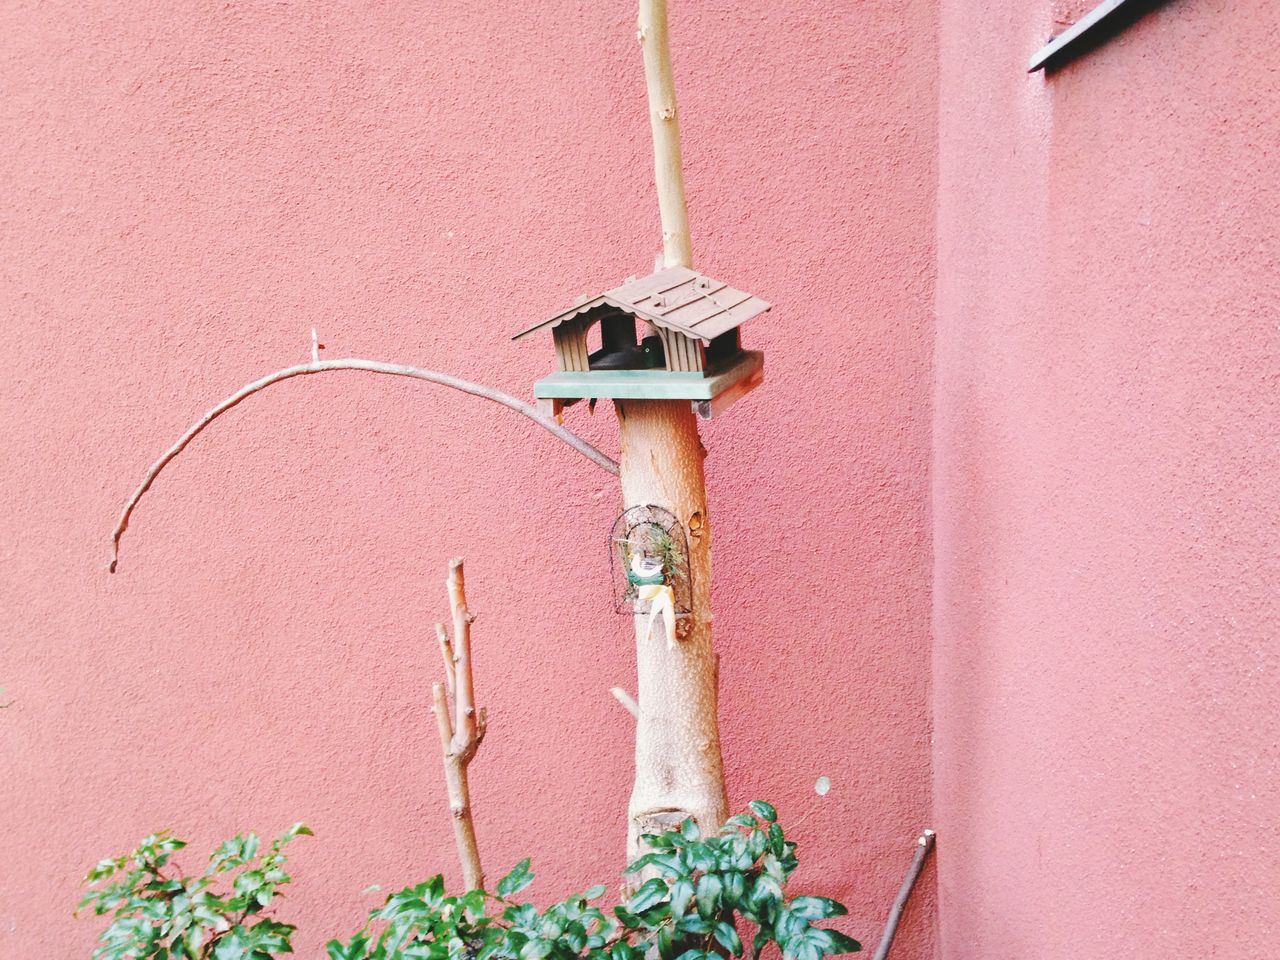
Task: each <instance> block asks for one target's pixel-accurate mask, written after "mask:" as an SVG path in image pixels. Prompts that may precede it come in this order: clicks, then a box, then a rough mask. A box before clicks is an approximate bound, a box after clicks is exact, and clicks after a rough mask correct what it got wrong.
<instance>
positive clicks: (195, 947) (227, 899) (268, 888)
mask: <svg viewBox="0 0 1280 960" xmlns="http://www.w3.org/2000/svg"><path fill="white" fill-rule="evenodd" d="M301 835H307V836H310V835H311V831H310V830H309V829H307V827H306V826H304V825H303V824H301V823H298V824H294V825H293V826H292V827H290V828H289V829H288V830H286V831H285V832H284V833H282V834H280V836H278V837H277V838H276V839H275V840H274V841H272V843H271V845H270V846H269V847H267V848H266V849H265V850H263V849H262V843H261V841H260V840H259V839H258V835H257V834H255V833H249V834H244V835H242V836H238V837H233V838H232V839H230V840H227V841H224V842H223V843H222V844H221V845H220V846H219V847H218V848H217V849H216V850H215V851H214V852H213V855H212V856H210V858H209V866H208V867H207V868H206V869H205V871H204V873H202V874H199V875H197V876H187V875H185V874H183V873H181V872H180V871H179V870H178V868H177V866H176V865H175V864H173V863H172V862H171V861H172V858H173V855H174V854H175V853H177V852H178V851H179V850H181V849H182V848H183V847H185V846H186V845H187V844H186V842H185V841H183V840H179V839H178V838H176V837H174V836H173V835H172V834H171V833H169V832H167V831H166V832H164V833H157V834H153V835H152V836H149V837H147V838H146V839H144V840H143V841H142V842H141V843H140V844H139V845H138V847H137V849H136V850H134V851H133V852H132V853H129V854H126V855H125V856H123V857H116V858H114V859H110V860H103V861H101V862H99V863H98V864H97V865H96V866H95V867H94V868H93V869H92V870H90V871H89V875H88V876H87V877H86V878H85V882H86V883H87V884H89V887H90V889H89V892H88V893H86V894H85V895H84V897H83V899H81V901H80V905H79V907H78V908H77V912H78V911H79V910H84V909H86V908H92V910H93V914H94V916H104V915H106V914H110V915H111V916H112V920H111V923H110V925H109V926H108V927H107V929H106V930H105V931H104V932H103V934H102V937H101V938H100V942H99V945H98V947H97V948H96V949H95V950H94V951H93V956H94V960H272V958H274V957H276V956H277V955H279V954H284V953H291V952H292V949H293V948H292V945H291V943H290V938H291V937H292V935H293V931H294V929H295V928H294V927H293V925H291V924H288V923H281V922H280V921H279V920H275V919H273V918H271V917H268V916H266V915H265V914H264V911H266V910H267V908H269V907H270V906H271V905H272V903H274V902H275V900H276V899H277V898H278V897H280V896H281V894H280V892H279V888H280V887H281V886H283V885H284V884H286V883H288V882H289V881H290V880H291V879H292V878H291V877H290V876H289V875H288V874H287V873H285V871H284V864H285V861H286V860H287V857H286V856H285V853H284V848H285V846H286V844H288V843H289V841H291V840H293V839H294V838H295V837H298V836H301ZM227 885H229V888H228V886H227Z"/></svg>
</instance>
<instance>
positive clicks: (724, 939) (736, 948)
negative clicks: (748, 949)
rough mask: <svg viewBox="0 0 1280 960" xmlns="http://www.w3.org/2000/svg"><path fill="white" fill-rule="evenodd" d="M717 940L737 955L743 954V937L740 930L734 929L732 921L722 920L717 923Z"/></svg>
mask: <svg viewBox="0 0 1280 960" xmlns="http://www.w3.org/2000/svg"><path fill="white" fill-rule="evenodd" d="M715 938H716V942H717V943H719V944H720V946H722V947H724V948H725V949H726V950H728V951H729V952H730V953H732V954H733V955H734V956H735V957H740V956H742V938H741V937H739V936H738V931H737V930H735V929H734V926H733V924H732V923H729V922H728V921H726V920H721V921H720V922H719V923H717V924H716V928H715Z"/></svg>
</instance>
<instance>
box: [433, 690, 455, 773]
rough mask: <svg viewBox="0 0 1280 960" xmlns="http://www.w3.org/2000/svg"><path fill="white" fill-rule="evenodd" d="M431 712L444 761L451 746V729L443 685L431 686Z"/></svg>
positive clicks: (447, 699)
mask: <svg viewBox="0 0 1280 960" xmlns="http://www.w3.org/2000/svg"><path fill="white" fill-rule="evenodd" d="M431 703H432V706H431V712H432V713H434V714H435V715H436V729H437V730H439V732H440V746H442V747H443V748H444V755H445V760H446V761H447V760H448V758H449V751H450V749H452V745H453V727H452V726H451V724H450V722H449V697H448V696H447V695H446V694H445V692H444V684H443V683H433V684H432V685H431Z"/></svg>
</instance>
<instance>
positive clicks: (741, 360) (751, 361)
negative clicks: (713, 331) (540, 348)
mask: <svg viewBox="0 0 1280 960" xmlns="http://www.w3.org/2000/svg"><path fill="white" fill-rule="evenodd" d="M763 367H764V354H763V353H761V352H759V351H758V350H744V351H742V353H741V354H739V355H738V356H737V357H735V358H733V359H732V360H731V361H730V362H729V363H728V364H727V365H725V366H722V367H712V368H711V369H710V370H708V371H706V372H704V373H685V372H672V371H670V370H588V371H586V372H580V371H579V372H568V371H560V372H557V373H553V374H551V375H550V376H547V377H543V378H542V379H541V380H539V381H538V382H537V383H535V384H534V385H533V395H534V396H535V397H537V398H538V399H539V400H585V399H589V398H595V399H600V400H713V399H715V398H716V397H717V396H719V395H720V394H722V393H724V392H725V391H727V390H729V389H731V388H732V387H734V386H736V385H737V384H738V383H740V382H742V381H743V380H746V379H748V378H749V377H751V376H753V375H754V374H756V373H757V372H758V371H760V370H761V369H762V368H763Z"/></svg>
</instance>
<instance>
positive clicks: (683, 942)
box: [81, 800, 861, 960]
mask: <svg viewBox="0 0 1280 960" xmlns="http://www.w3.org/2000/svg"><path fill="white" fill-rule="evenodd" d="M750 810H751V812H750V813H743V814H739V815H737V816H734V817H731V818H730V819H729V821H728V823H726V824H725V825H724V827H723V828H722V829H721V830H720V831H719V832H718V833H716V834H714V835H712V836H707V837H704V836H702V835H701V833H700V831H699V830H698V827H697V825H696V824H695V823H694V822H693V821H692V820H686V821H685V822H684V823H683V824H682V825H681V826H680V828H679V829H677V830H671V831H668V832H666V833H662V834H653V835H649V836H647V837H646V838H645V840H646V842H647V843H648V845H649V849H650V851H651V852H649V853H647V854H645V855H644V856H642V857H640V858H639V859H637V860H636V861H635V862H634V863H632V864H631V866H630V867H628V869H627V872H628V873H630V874H637V875H639V877H638V879H642V880H643V882H641V883H640V885H639V886H638V887H637V888H636V890H635V891H634V892H633V893H632V894H631V896H630V897H629V898H628V899H627V901H626V902H625V903H623V904H621V905H619V906H616V907H614V908H613V909H612V910H611V911H609V912H606V911H605V910H604V909H602V908H601V907H600V906H598V905H597V904H596V903H595V901H598V900H600V898H601V897H603V896H604V894H605V887H604V886H596V887H592V888H591V889H590V890H587V891H585V892H583V893H580V894H576V895H574V896H571V897H569V898H567V899H565V900H562V901H560V902H558V903H553V904H552V905H551V906H549V907H546V908H545V909H541V910H540V909H538V908H537V907H535V906H534V905H533V904H530V903H525V902H522V901H520V900H517V899H516V896H517V895H518V894H519V893H521V892H522V891H523V890H525V888H527V887H528V886H529V885H530V884H531V883H532V882H533V873H532V872H531V870H530V863H529V861H528V860H523V861H521V862H520V863H519V864H517V865H516V867H515V868H514V869H513V870H512V871H511V872H510V873H508V874H507V875H506V876H505V877H503V878H502V879H501V880H499V881H498V883H497V885H496V887H495V890H494V892H492V893H490V892H487V891H484V890H472V891H470V892H468V893H464V894H461V895H458V896H449V895H448V894H447V893H446V892H445V885H444V878H443V877H441V876H440V875H436V876H434V877H432V878H431V879H430V880H427V881H424V882H423V883H419V884H416V885H414V886H411V887H406V888H405V889H403V890H400V891H398V892H397V893H394V894H392V895H391V896H390V897H388V898H387V900H386V903H385V904H384V905H383V906H382V907H381V908H379V909H378V910H375V911H373V912H372V913H371V914H370V915H369V918H368V920H367V922H366V923H365V925H364V926H363V927H362V928H361V929H360V930H359V931H358V932H357V933H356V934H355V935H354V936H352V937H351V938H350V939H349V940H346V941H341V940H332V941H330V942H329V944H328V945H327V947H326V949H327V951H328V957H329V960H724V958H728V957H743V958H749V960H755V958H756V957H759V956H760V954H761V952H762V951H763V950H765V949H766V948H767V947H768V946H769V945H771V944H775V945H777V946H778V947H779V949H780V950H781V953H782V956H783V958H784V960H823V958H824V957H826V956H830V955H835V954H842V953H852V952H854V951H857V950H859V949H861V947H860V945H859V944H858V942H857V941H856V940H854V939H852V938H851V937H848V936H846V935H845V934H843V933H840V932H839V931H837V930H831V929H829V928H826V927H821V926H817V925H816V924H815V922H816V921H821V920H826V919H829V918H831V917H838V916H843V915H844V914H845V913H847V911H846V910H845V908H844V906H843V905H842V904H840V903H838V902H836V901H835V900H831V899H828V898H826V897H808V896H798V897H790V898H788V897H787V896H786V894H785V892H784V890H785V887H786V885H787V881H788V879H789V878H790V876H791V873H792V871H793V870H794V869H795V867H796V845H795V844H794V843H792V842H790V841H788V840H787V839H786V837H785V836H784V835H783V832H782V827H781V826H780V825H779V824H778V822H777V819H778V818H777V813H776V811H775V810H774V808H773V807H772V806H770V805H769V804H767V803H764V802H763V801H759V800H756V801H753V802H752V803H751V804H750ZM304 833H306V834H309V833H310V831H309V830H307V828H306V827H304V826H302V825H301V824H298V825H297V826H294V827H292V828H290V829H289V830H288V831H286V832H285V833H284V834H282V835H281V836H280V837H279V838H278V839H277V840H276V841H275V842H274V843H272V845H271V847H270V848H269V850H268V851H267V852H266V853H265V854H263V855H261V856H259V842H258V838H257V836H256V835H254V834H252V833H250V834H247V835H245V836H241V837H236V838H234V839H233V840H228V841H227V842H225V843H224V844H222V845H221V846H220V847H219V848H218V849H217V850H216V851H215V852H214V854H213V856H212V857H211V858H210V862H209V867H208V869H207V870H206V871H205V872H204V873H203V874H202V875H200V876H198V877H188V876H183V875H181V874H176V875H174V876H172V877H170V876H169V873H170V872H173V871H172V868H171V867H170V864H169V861H170V858H171V857H172V855H173V854H174V853H175V852H176V851H178V850H180V849H181V848H182V847H183V846H184V843H183V842H182V841H181V840H177V839H175V838H173V837H172V836H170V835H169V834H157V835H156V836H152V837H148V838H147V839H146V840H144V841H143V842H142V844H141V845H140V846H139V847H138V849H137V850H135V851H133V853H131V854H129V855H128V856H125V857H120V858H117V859H115V860H104V861H102V862H101V863H99V864H98V865H97V866H96V867H94V869H93V870H91V871H90V872H89V876H88V882H89V883H90V884H91V886H94V887H96V888H97V889H92V890H91V891H90V892H89V893H88V894H87V895H86V896H85V898H84V900H83V901H82V902H81V907H82V908H83V907H86V906H92V907H93V912H94V913H95V914H96V915H99V916H101V915H104V914H108V913H110V914H112V915H113V920H112V922H111V925H110V926H109V927H108V928H107V930H106V932H105V933H104V934H103V936H102V943H101V946H99V947H98V948H97V950H95V951H94V957H95V960H186V958H190V960H273V958H275V957H277V956H278V955H280V954H284V953H290V952H292V945H291V943H290V940H291V936H292V934H293V931H294V927H293V926H292V925H290V924H286V923H281V922H280V921H278V920H274V919H272V918H270V917H267V916H265V915H263V911H264V910H266V909H267V908H268V907H269V906H270V905H271V904H272V903H273V902H274V901H275V900H276V899H277V898H278V897H279V896H280V894H279V892H278V888H279V887H280V886H281V885H283V884H285V883H288V882H289V879H290V878H289V876H288V875H287V874H286V873H285V872H284V870H283V869H282V867H283V864H284V862H285V856H284V846H285V844H287V843H288V842H289V841H290V840H292V839H293V838H294V837H296V836H298V835H299V834H304ZM227 881H229V882H230V883H231V890H230V891H229V892H225V893H219V892H217V891H216V890H215V889H214V887H215V884H216V883H218V882H227ZM99 885H101V886H99ZM744 936H745V937H747V938H748V940H747V942H749V944H750V946H747V945H746V943H744V940H743V937H744Z"/></svg>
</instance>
